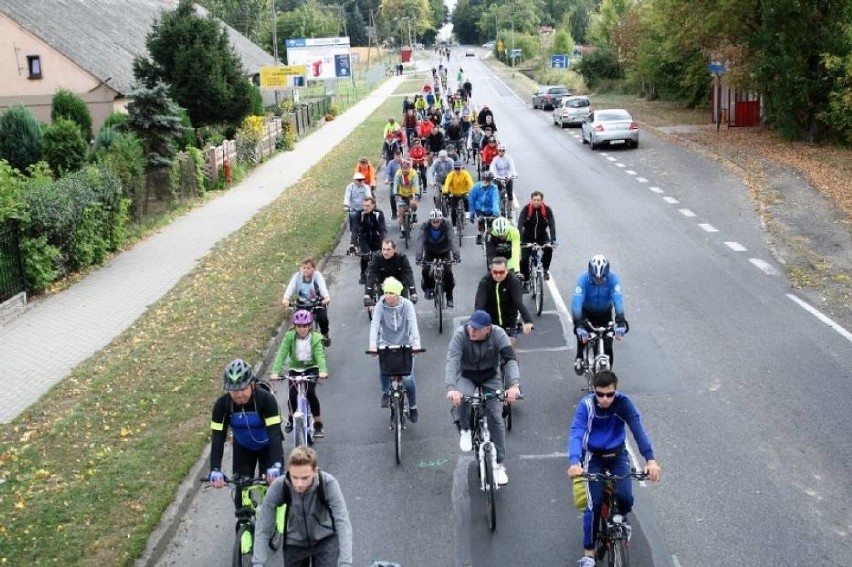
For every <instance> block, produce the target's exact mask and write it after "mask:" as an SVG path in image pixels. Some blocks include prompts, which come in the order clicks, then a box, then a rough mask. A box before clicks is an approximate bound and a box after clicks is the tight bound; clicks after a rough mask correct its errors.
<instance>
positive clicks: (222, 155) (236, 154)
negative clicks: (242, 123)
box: [204, 117, 284, 183]
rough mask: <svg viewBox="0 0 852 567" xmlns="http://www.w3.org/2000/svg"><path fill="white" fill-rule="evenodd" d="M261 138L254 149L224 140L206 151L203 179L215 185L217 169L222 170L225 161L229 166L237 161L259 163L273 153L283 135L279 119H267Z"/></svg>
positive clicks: (282, 127) (241, 142)
mask: <svg viewBox="0 0 852 567" xmlns="http://www.w3.org/2000/svg"><path fill="white" fill-rule="evenodd" d="M263 129H264V131H263V136H261V138H260V141H259V142H257V144H255V145H254V147H250V146H246V145H245V144H243V141H242V140H240V139H239V137H238V138H237V139H236V140H225V141H224V142H222V144H220V145H218V146H216V147H213V148H208V149H207V150H206V155H207V159H206V160H205V165H204V177H206V178H207V179H209V180H210V181H212V182H213V183H215V182H216V181H217V180H218V178H219V169H220V168H224V165H225V161H227V162H228V163H230V164H233V163H236V162H237V161H250V162H253V164H256V163H258V162H260V160H262V159H263V158H264V157H266V156H268V155H270V154H272V153H273V152H274V151H275V145H276V144H277V142H278V139H279V138H280V137H281V136H282V135H283V134H284V126H283V124H282V121H281V118H277V117H276V118H269V119H267V120H266V121H265V123H264V125H263Z"/></svg>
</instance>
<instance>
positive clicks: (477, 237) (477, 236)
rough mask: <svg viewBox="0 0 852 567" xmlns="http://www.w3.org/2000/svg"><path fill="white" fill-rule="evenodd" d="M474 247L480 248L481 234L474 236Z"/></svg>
mask: <svg viewBox="0 0 852 567" xmlns="http://www.w3.org/2000/svg"><path fill="white" fill-rule="evenodd" d="M476 245H477V246H482V235H481V234H477V235H476Z"/></svg>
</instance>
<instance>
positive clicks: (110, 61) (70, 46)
mask: <svg viewBox="0 0 852 567" xmlns="http://www.w3.org/2000/svg"><path fill="white" fill-rule="evenodd" d="M177 5H178V0H2V1H0V11H2V12H3V13H4V14H6V15H7V16H8V17H10V18H11V19H13V20H14V21H15V22H17V23H18V24H19V25H20V26H21V27H23V28H25V29H26V30H28V31H29V32H30V33H32V34H33V35H35V36H36V37H38V38H40V39H41V40H43V41H44V42H45V43H47V44H48V45H50V46H51V47H53V48H54V49H56V50H57V51H59V52H60V53H62V54H63V55H65V56H66V57H68V58H69V59H71V60H72V61H74V62H75V63H76V64H77V65H79V66H80V67H82V68H83V69H85V70H86V71H88V72H89V73H91V74H92V75H94V76H95V77H97V78H98V79H100V80H101V81H103V82H104V83H106V84H108V85H109V86H110V87H112V88H113V89H115V90H116V91H118V92H119V93H120V94H124V95H126V94H129V93H130V91H131V90H133V84H134V83H135V79H134V77H133V59H134V58H135V57H136V56H137V55H143V56H144V55H146V54H147V48H146V47H145V39H146V38H147V36H148V33H149V32H150V31H151V26H152V25H153V23H154V21H155V20H157V19H159V18H160V15H161V14H162V12H163V11H164V10H174V9H175V8H177ZM195 9H196V12H197V13H199V14H203V15H208V14H209V12H208V11H207V10H205V9H204V8H203V7H201V6H199V5H196V6H195ZM225 29H227V31H228V35H229V36H230V40H231V45H232V46H233V47H234V51H235V52H236V53H237V55H238V56H239V57H240V59H241V60H242V62H243V67H244V69H245V71H246V74H248V75H250V74H254V73H257V72H258V71H259V70H260V67H261V66H263V65H272V64H273V61H274V60H273V58H272V56H271V55H269V54H268V53H266V52H265V51H264V50H263V49H261V48H260V47H259V46H257V45H255V44H254V43H252V42H251V41H250V40H249V39H248V38H247V37H245V36H244V35H242V34H241V33H239V32H238V31H236V30H235V29H233V28H231V27H230V26H227V25H226V26H225Z"/></svg>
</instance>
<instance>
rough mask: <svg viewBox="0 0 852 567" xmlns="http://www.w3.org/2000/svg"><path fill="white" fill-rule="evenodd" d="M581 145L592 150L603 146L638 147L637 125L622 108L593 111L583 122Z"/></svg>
mask: <svg viewBox="0 0 852 567" xmlns="http://www.w3.org/2000/svg"><path fill="white" fill-rule="evenodd" d="M583 143H584V144H589V146H591V148H592V149H593V150H596V149H598V148H599V147H601V146H602V145H603V144H607V145H609V146H616V145H621V146H630V147H633V148H636V147H638V146H639V125H638V124H637V123H636V121H635V120H633V117H632V116H630V113H629V112H627V111H626V110H624V109H622V108H618V109H615V108H608V109H605V110H595V111H594V112H592V113H591V114H589V117H588V118H587V119H586V121H585V122H583Z"/></svg>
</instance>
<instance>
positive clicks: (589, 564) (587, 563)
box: [577, 557, 595, 567]
mask: <svg viewBox="0 0 852 567" xmlns="http://www.w3.org/2000/svg"><path fill="white" fill-rule="evenodd" d="M577 567H595V558H594V557H583V558H582V559H580V560H579V561H578V562H577Z"/></svg>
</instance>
